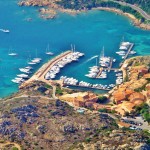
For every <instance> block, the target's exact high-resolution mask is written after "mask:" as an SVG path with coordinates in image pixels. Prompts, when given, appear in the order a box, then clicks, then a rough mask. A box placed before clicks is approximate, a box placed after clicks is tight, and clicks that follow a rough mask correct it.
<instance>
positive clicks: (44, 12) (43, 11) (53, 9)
mask: <svg viewBox="0 0 150 150" xmlns="http://www.w3.org/2000/svg"><path fill="white" fill-rule="evenodd" d="M18 6H33V7H34V6H40V7H41V6H43V8H40V9H39V10H38V11H39V12H40V17H41V18H43V19H54V18H55V17H56V16H57V11H60V12H62V13H67V14H70V15H77V14H79V13H82V12H88V11H90V10H88V9H84V10H75V9H65V8H62V7H61V6H59V5H57V4H54V3H53V4H51V3H44V4H43V5H42V4H41V5H39V4H38V2H35V3H34V2H32V1H31V2H30V1H21V2H18ZM44 6H47V8H44ZM91 10H104V11H110V12H114V13H117V14H119V15H123V16H126V17H128V18H129V19H130V20H131V21H132V22H133V25H134V26H136V27H138V28H141V29H144V30H150V24H145V23H141V22H140V20H138V19H137V18H136V17H135V16H134V15H133V14H130V13H125V12H123V11H122V10H120V9H117V8H113V7H95V8H92V9H91Z"/></svg>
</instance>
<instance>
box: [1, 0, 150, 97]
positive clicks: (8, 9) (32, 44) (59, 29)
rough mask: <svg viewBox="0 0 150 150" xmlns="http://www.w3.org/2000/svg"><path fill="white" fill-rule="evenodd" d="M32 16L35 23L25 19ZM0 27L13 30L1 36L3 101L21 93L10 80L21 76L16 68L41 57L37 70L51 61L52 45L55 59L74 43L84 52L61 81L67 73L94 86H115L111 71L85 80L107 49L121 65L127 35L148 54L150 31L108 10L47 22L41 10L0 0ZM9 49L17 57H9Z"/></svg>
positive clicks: (139, 51)
mask: <svg viewBox="0 0 150 150" xmlns="http://www.w3.org/2000/svg"><path fill="white" fill-rule="evenodd" d="M28 18H32V21H27V19H28ZM0 28H3V29H9V30H10V33H9V34H6V33H3V32H0V97H5V96H8V95H10V94H12V93H14V92H16V91H18V85H17V84H14V83H13V82H11V80H12V79H13V78H15V77H16V75H17V74H19V73H20V72H19V70H18V68H20V67H25V66H27V61H28V60H29V59H30V58H33V57H36V56H37V57H41V58H42V63H41V64H39V65H36V66H35V67H34V70H33V72H35V71H36V70H37V69H38V68H39V67H40V66H41V65H42V64H44V63H45V62H47V61H48V60H49V59H52V56H47V55H46V54H45V51H46V47H47V45H48V43H49V45H50V50H51V51H52V52H54V53H55V56H56V55H58V54H60V53H62V52H64V51H66V50H69V49H70V45H71V44H75V46H76V50H77V51H80V52H83V53H85V56H84V57H82V58H81V59H80V61H79V62H75V63H72V64H70V65H67V66H66V67H65V68H63V69H62V70H61V73H60V74H59V75H58V76H57V78H59V77H60V76H61V75H66V76H68V77H74V78H76V79H78V80H79V81H81V80H83V81H87V82H90V83H102V84H109V83H115V76H114V73H112V72H110V73H109V75H108V79H107V80H102V79H88V78H87V77H85V74H87V73H88V70H89V67H90V66H93V65H95V64H96V59H95V57H96V55H100V53H101V50H102V47H103V46H104V47H105V55H106V56H111V57H113V58H116V59H117V62H116V64H114V66H113V67H117V66H118V64H119V63H120V61H121V58H120V57H119V56H118V55H116V53H115V52H116V51H118V48H119V44H120V42H121V40H122V38H123V37H124V39H125V40H126V41H130V42H133V43H135V47H134V50H135V51H136V52H137V55H150V31H144V30H142V29H139V28H137V27H134V26H133V25H132V22H131V21H130V20H129V19H128V18H127V17H124V16H121V15H116V14H115V13H111V12H106V11H99V10H94V11H89V12H86V13H81V14H79V15H76V16H71V15H68V14H64V13H59V14H58V16H57V18H56V19H54V20H43V19H41V18H40V17H39V12H38V8H37V7H19V6H17V0H5V1H4V0H0ZM9 51H11V52H16V53H18V56H16V57H12V56H9V55H8V52H9Z"/></svg>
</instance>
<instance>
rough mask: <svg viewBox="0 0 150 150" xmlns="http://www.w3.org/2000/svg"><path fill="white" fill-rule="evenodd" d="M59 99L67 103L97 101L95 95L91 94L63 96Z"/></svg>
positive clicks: (80, 93)
mask: <svg viewBox="0 0 150 150" xmlns="http://www.w3.org/2000/svg"><path fill="white" fill-rule="evenodd" d="M59 98H60V99H63V100H67V101H73V100H78V101H82V102H85V101H88V100H91V99H97V95H96V94H94V93H92V92H78V93H73V94H65V95H62V96H60V97H59Z"/></svg>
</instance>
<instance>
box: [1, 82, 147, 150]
mask: <svg viewBox="0 0 150 150" xmlns="http://www.w3.org/2000/svg"><path fill="white" fill-rule="evenodd" d="M51 94H52V89H51V87H50V86H47V85H45V84H44V83H42V82H35V83H32V84H30V85H28V86H27V87H25V88H24V89H22V90H20V92H18V93H16V94H15V95H13V96H11V97H8V98H5V99H4V100H2V101H0V143H1V144H0V149H4V148H5V149H15V148H14V147H16V149H24V150H25V149H26V150H29V149H32V150H33V149H36V150H38V149H44V150H50V149H51V150H58V149H61V150H67V149H69V150H73V149H79V150H80V149H85V150H87V149H88V148H89V147H90V149H93V150H94V149H99V148H101V149H105V148H107V149H111V150H112V149H119V148H121V147H124V148H125V147H128V148H133V147H138V146H140V147H141V146H144V147H145V146H146V147H147V145H146V143H147V142H149V141H148V139H149V135H148V134H147V133H145V132H143V131H139V132H138V133H136V131H131V130H129V129H119V128H118V126H117V125H116V123H115V120H114V119H112V118H111V117H109V116H108V115H103V114H99V113H98V112H92V111H89V110H85V111H84V113H80V112H78V111H77V110H76V109H75V108H73V107H71V106H69V105H68V104H67V103H65V102H62V101H60V100H54V99H53V98H51ZM129 137H132V138H129ZM137 137H138V138H139V139H140V141H137ZM118 145H119V147H118ZM12 147H13V148H12Z"/></svg>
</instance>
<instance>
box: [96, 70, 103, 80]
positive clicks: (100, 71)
mask: <svg viewBox="0 0 150 150" xmlns="http://www.w3.org/2000/svg"><path fill="white" fill-rule="evenodd" d="M102 71H103V68H102V67H101V68H99V73H98V74H97V76H96V78H99V76H100V75H101V73H102Z"/></svg>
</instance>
